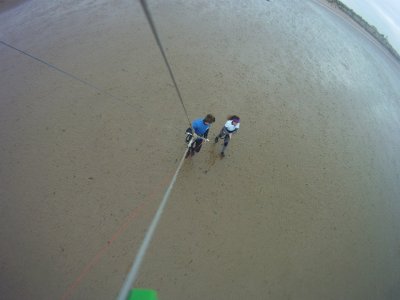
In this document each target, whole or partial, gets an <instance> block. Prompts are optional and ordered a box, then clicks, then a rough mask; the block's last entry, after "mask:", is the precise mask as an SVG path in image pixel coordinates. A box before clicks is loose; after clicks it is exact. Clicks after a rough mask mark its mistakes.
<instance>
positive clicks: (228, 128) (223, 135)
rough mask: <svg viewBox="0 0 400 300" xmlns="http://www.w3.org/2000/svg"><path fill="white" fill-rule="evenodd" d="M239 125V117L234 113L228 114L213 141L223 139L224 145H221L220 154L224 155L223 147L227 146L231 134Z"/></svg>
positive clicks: (216, 141)
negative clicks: (226, 119)
mask: <svg viewBox="0 0 400 300" xmlns="http://www.w3.org/2000/svg"><path fill="white" fill-rule="evenodd" d="M239 127H240V118H239V117H238V116H236V115H233V116H229V117H228V121H227V122H226V123H225V125H224V127H222V129H221V132H220V133H219V135H217V136H216V137H215V143H218V140H219V139H224V145H223V147H222V151H221V156H222V157H224V156H225V149H226V147H228V144H229V141H230V140H231V139H232V134H234V133H236V132H237V131H238V130H239Z"/></svg>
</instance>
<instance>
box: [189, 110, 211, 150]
mask: <svg viewBox="0 0 400 300" xmlns="http://www.w3.org/2000/svg"><path fill="white" fill-rule="evenodd" d="M214 122H215V117H214V116H213V115H212V114H208V115H207V116H205V118H200V119H196V120H194V121H193V122H192V128H193V131H194V132H195V133H196V134H197V135H198V136H200V137H202V138H197V139H196V140H195V141H194V143H193V144H192V146H191V147H190V149H189V150H188V152H187V155H186V157H188V156H193V155H194V154H195V153H196V152H200V149H201V146H202V144H203V140H204V139H206V138H207V137H208V130H209V129H210V125H211V124H212V123H214ZM203 138H204V139H203Z"/></svg>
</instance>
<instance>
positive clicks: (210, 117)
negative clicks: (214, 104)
mask: <svg viewBox="0 0 400 300" xmlns="http://www.w3.org/2000/svg"><path fill="white" fill-rule="evenodd" d="M203 122H204V124H207V125H209V124H211V123H214V122H215V117H214V116H213V115H212V114H208V115H207V116H206V117H205V118H204V119H203Z"/></svg>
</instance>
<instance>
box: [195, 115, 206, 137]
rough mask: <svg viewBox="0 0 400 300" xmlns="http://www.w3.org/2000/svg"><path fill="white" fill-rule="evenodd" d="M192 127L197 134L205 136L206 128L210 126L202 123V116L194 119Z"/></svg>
mask: <svg viewBox="0 0 400 300" xmlns="http://www.w3.org/2000/svg"><path fill="white" fill-rule="evenodd" d="M192 127H193V129H194V132H195V133H196V134H197V135H200V136H204V137H205V138H207V135H208V129H209V128H210V125H206V124H204V122H203V119H202V118H200V119H196V120H194V121H193V122H192Z"/></svg>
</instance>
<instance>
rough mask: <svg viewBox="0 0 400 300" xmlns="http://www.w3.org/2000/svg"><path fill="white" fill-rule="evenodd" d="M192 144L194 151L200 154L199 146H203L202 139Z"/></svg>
mask: <svg viewBox="0 0 400 300" xmlns="http://www.w3.org/2000/svg"><path fill="white" fill-rule="evenodd" d="M194 144H195V146H194V150H195V151H196V152H200V149H201V146H202V145H203V140H202V139H197V140H196V141H195V142H194ZM193 154H194V153H193Z"/></svg>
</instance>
